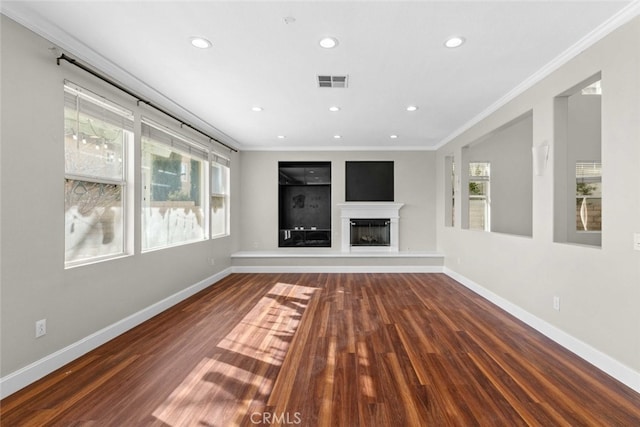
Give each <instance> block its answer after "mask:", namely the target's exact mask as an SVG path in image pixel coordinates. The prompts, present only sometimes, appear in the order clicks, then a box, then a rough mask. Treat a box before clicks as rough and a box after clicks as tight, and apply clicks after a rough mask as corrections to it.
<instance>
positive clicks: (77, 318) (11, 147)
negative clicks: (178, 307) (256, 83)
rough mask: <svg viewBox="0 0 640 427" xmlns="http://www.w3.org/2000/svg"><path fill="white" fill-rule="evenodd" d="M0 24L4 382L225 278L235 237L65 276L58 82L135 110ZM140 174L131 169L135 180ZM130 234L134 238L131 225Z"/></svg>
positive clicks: (26, 34)
mask: <svg viewBox="0 0 640 427" xmlns="http://www.w3.org/2000/svg"><path fill="white" fill-rule="evenodd" d="M1 24H2V28H1V31H2V41H1V42H2V64H1V66H2V75H1V83H2V87H1V89H2V97H1V102H2V130H1V138H2V143H1V150H2V151H1V166H2V167H1V182H2V193H1V203H2V218H1V232H2V242H1V250H2V266H1V267H2V268H1V273H0V278H1V332H2V337H1V344H2V345H1V355H0V357H1V359H2V367H1V368H2V370H1V371H0V375H2V376H3V377H4V376H6V375H8V374H9V373H12V372H14V371H16V370H18V369H20V368H23V367H25V366H26V365H29V364H31V363H33V362H35V361H38V360H39V359H41V358H43V357H45V356H47V355H50V354H52V353H54V352H56V351H58V350H60V349H62V348H64V347H66V346H68V345H71V344H73V343H75V342H77V341H79V340H81V339H83V338H85V337H87V336H89V335H91V334H93V333H95V332H96V331H99V330H100V329H102V328H105V327H107V326H109V325H111V324H113V323H115V322H118V321H120V320H122V319H124V318H126V317H127V316H130V315H131V314H133V313H136V312H138V311H140V310H142V309H144V308H146V307H149V306H150V305H152V304H155V303H157V302H158V301H161V300H163V299H165V298H167V297H169V296H171V295H174V294H176V293H178V292H180V291H182V290H184V289H185V288H188V287H189V286H191V285H194V284H196V283H198V282H200V281H202V280H204V279H206V278H208V277H211V276H213V275H215V274H216V273H220V272H222V271H224V270H225V269H227V268H228V267H229V266H230V265H231V264H230V256H229V255H230V254H231V253H232V252H233V251H234V250H235V249H236V246H237V245H236V242H235V239H236V237H235V236H237V235H238V234H239V228H238V224H232V227H233V229H232V236H234V237H226V238H221V239H216V240H209V241H203V242H199V243H194V244H189V245H184V246H180V247H176V248H172V249H166V250H159V251H155V252H149V253H145V254H140V245H139V244H136V250H135V255H132V256H128V257H125V258H121V259H117V260H111V261H107V262H102V263H98V264H93V265H87V266H82V267H77V268H72V269H67V270H65V269H64V238H63V236H64V215H63V213H64V197H63V195H64V148H63V135H64V121H63V81H64V79H70V80H71V81H73V82H75V83H77V84H79V85H82V86H85V87H87V88H88V89H93V90H94V91H97V92H99V93H101V94H104V95H108V97H109V98H110V99H111V100H112V101H115V102H118V103H120V104H121V105H124V106H126V107H128V108H136V107H135V102H134V101H133V100H131V99H129V98H128V97H126V96H123V95H122V94H121V93H120V92H119V91H117V90H116V89H113V88H111V87H109V86H108V85H106V84H99V83H98V82H97V81H96V79H94V78H92V77H91V76H89V75H88V74H86V73H84V72H83V71H80V70H78V69H76V68H75V67H73V66H71V65H69V64H66V63H64V62H63V64H62V65H61V66H57V65H56V61H55V58H54V57H53V56H52V55H51V53H50V52H49V51H48V48H49V47H51V43H50V42H47V41H46V40H44V39H42V38H41V37H39V36H36V35H35V34H33V33H32V32H30V31H28V30H26V29H25V28H23V27H21V26H19V25H18V24H16V23H15V22H13V21H11V20H10V19H8V18H6V17H5V16H4V15H3V16H2V23H1ZM148 115H153V112H152V110H149V114H148ZM232 162H233V167H232V178H231V185H232V188H234V189H238V188H239V185H237V183H238V179H239V156H238V155H233V156H232ZM139 168H140V166H139V164H136V172H137V173H138V174H139V171H140V169H139ZM134 190H135V191H136V192H139V191H140V188H139V186H137V185H136V186H134ZM137 203H138V204H139V202H137ZM236 209H237V208H236V205H235V200H234V199H233V197H232V211H236ZM135 225H136V230H137V233H136V236H139V229H140V227H139V225H140V218H139V217H138V216H136V217H135ZM137 241H139V239H137ZM212 257H214V258H215V260H216V261H215V266H212V265H211V262H210V258H212ZM43 318H46V319H47V335H45V336H44V337H42V338H39V339H35V338H34V330H35V329H34V325H35V321H36V320H38V319H43Z"/></svg>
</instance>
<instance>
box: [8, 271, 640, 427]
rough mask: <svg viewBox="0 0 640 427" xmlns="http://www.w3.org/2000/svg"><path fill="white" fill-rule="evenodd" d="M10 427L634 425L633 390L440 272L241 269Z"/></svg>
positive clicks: (86, 368) (128, 338) (637, 411)
mask: <svg viewBox="0 0 640 427" xmlns="http://www.w3.org/2000/svg"><path fill="white" fill-rule="evenodd" d="M1 404H2V407H1V409H0V419H1V422H2V425H3V426H45V425H56V426H84V425H87V426H89V425H90V426H172V427H177V426H180V427H182V426H220V427H227V426H235V425H240V426H253V425H303V426H346V427H355V426H363V427H371V426H384V427H387V426H520V425H530V426H639V425H640V395H639V394H638V393H635V392H634V391H633V390H631V389H629V388H628V387H626V386H624V385H622V384H620V383H619V382H617V381H615V380H614V379H612V378H611V377H609V376H608V375H606V374H604V373H602V372H601V371H599V370H597V369H595V368H594V367H592V366H591V365H589V364H588V363H586V362H584V361H583V360H582V359H580V358H578V357H577V356H575V355H573V354H572V353H570V352H568V351H566V350H564V349H563V348H562V347H560V346H558V345H557V344H555V343H553V342H552V341H550V340H549V339H547V338H545V337H544V336H542V335H541V334H539V333H538V332H536V331H534V330H532V329H531V328H529V327H528V326H526V325H524V324H523V323H521V322H520V321H518V320H516V319H514V318H513V317H511V316H510V315H508V314H507V313H505V312H504V311H502V310H500V309H498V308H496V307H495V306H493V305H492V304H490V303H488V302H487V301H485V300H483V299H482V298H480V297H478V296H477V295H475V294H474V293H472V292H470V291H469V290H467V289H466V288H464V287H463V286H462V285H460V284H458V283H456V282H455V281H453V280H452V279H450V278H448V277H447V276H445V275H443V274H233V275H231V276H229V277H227V278H226V279H224V280H222V281H221V282H219V283H218V284H216V285H215V286H213V287H211V288H209V289H207V290H205V291H203V292H201V293H199V294H197V295H195V296H194V297H192V298H190V299H188V300H186V301H184V302H182V303H181V304H179V305H177V306H175V307H173V308H172V309H170V310H168V311H167V312H165V313H162V314H161V315H159V316H157V317H155V318H153V319H151V320H150V321H148V322H146V323H144V324H143V325H140V326H139V327H137V328H135V329H133V330H131V331H129V332H128V333H126V334H124V335H122V336H120V337H118V338H116V339H114V340H113V341H111V342H109V343H107V344H105V345H104V346H102V347H100V348H98V349H96V350H94V351H93V352H91V353H89V354H87V355H85V356H84V357H82V358H80V359H78V360H76V361H74V362H72V363H71V364H69V365H67V366H65V367H64V368H62V369H60V370H59V371H57V372H54V373H52V374H51V375H49V376H47V377H46V378H43V379H42V380H41V381H39V382H37V383H35V384H33V385H31V386H29V387H27V388H26V389H24V390H21V391H19V392H17V393H15V394H14V395H12V396H9V397H8V398H6V399H4V400H3V401H2V402H1Z"/></svg>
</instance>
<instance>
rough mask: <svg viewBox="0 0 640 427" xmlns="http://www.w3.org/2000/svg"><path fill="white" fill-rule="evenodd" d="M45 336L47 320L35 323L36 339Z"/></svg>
mask: <svg viewBox="0 0 640 427" xmlns="http://www.w3.org/2000/svg"><path fill="white" fill-rule="evenodd" d="M46 334H47V319H41V320H38V321H36V338H40V337H41V336H43V335H46Z"/></svg>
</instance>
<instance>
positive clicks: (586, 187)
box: [575, 162, 602, 232]
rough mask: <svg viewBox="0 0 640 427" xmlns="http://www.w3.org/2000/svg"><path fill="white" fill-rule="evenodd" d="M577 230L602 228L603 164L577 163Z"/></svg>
mask: <svg viewBox="0 0 640 427" xmlns="http://www.w3.org/2000/svg"><path fill="white" fill-rule="evenodd" d="M575 218H576V231H578V232H586V231H597V232H599V231H601V230H602V164H601V163H600V162H577V163H576V215H575Z"/></svg>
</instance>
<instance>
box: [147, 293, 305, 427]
mask: <svg viewBox="0 0 640 427" xmlns="http://www.w3.org/2000/svg"><path fill="white" fill-rule="evenodd" d="M316 291H317V289H316V288H311V287H306V286H297V285H290V284H286V283H277V284H275V285H274V286H273V288H271V289H270V290H269V292H268V293H267V294H266V295H265V296H264V297H263V298H261V299H260V301H258V303H257V304H256V305H255V306H254V307H253V308H252V309H251V311H250V312H249V313H247V315H246V316H245V317H244V318H243V319H242V320H241V321H240V322H239V323H238V325H237V326H236V327H235V328H233V330H232V331H231V332H230V333H229V334H227V335H226V336H225V337H224V338H223V339H222V340H221V341H220V342H219V343H218V345H217V347H218V348H219V349H220V354H218V355H217V356H216V357H215V358H206V359H203V360H202V361H200V363H199V364H198V365H197V366H196V367H195V368H194V369H193V370H192V371H191V372H190V373H189V374H188V375H187V377H186V378H185V379H184V381H183V382H182V383H181V384H180V385H179V386H178V387H177V388H176V389H175V390H174V391H173V392H172V393H171V395H170V396H169V397H168V398H167V400H165V401H164V402H163V404H162V405H160V406H159V407H158V408H157V409H156V410H155V411H154V412H153V416H154V417H156V418H157V419H158V420H160V421H162V422H164V423H166V424H168V425H170V426H175V427H178V426H184V425H200V426H211V427H217V426H220V427H227V426H235V425H239V424H240V423H241V422H242V419H243V418H244V417H246V415H247V412H248V411H249V407H250V406H251V405H255V404H256V403H258V404H259V403H263V404H266V401H267V398H268V396H269V394H270V393H271V390H272V388H273V383H274V381H275V377H276V375H275V374H274V372H273V369H274V367H275V368H279V367H280V366H281V365H282V363H283V361H284V359H285V356H286V354H287V351H288V349H289V346H290V344H291V341H292V340H293V336H294V334H295V332H296V330H297V328H298V326H299V324H300V321H301V319H302V315H303V313H304V311H305V309H306V308H307V306H308V304H309V301H310V300H311V297H312V296H313V295H314V293H315V292H316ZM268 371H271V372H270V375H269V378H267V376H266V374H267V372H268Z"/></svg>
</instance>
